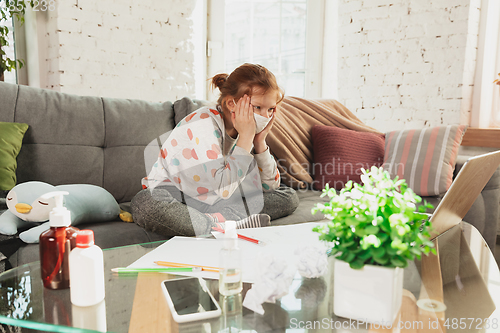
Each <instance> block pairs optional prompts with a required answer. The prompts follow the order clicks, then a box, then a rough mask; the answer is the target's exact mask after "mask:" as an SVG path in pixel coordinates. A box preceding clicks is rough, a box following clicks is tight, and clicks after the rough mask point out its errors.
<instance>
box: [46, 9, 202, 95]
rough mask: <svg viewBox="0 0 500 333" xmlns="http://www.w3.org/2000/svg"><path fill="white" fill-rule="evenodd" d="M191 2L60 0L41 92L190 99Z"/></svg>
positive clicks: (52, 23)
mask: <svg viewBox="0 0 500 333" xmlns="http://www.w3.org/2000/svg"><path fill="white" fill-rule="evenodd" d="M194 5H195V1H194V0H170V1H154V0H141V1H139V0H65V1H57V6H56V10H55V11H54V12H52V13H50V16H51V17H50V20H48V21H47V27H46V31H47V33H46V38H47V40H48V50H49V52H48V54H47V58H46V59H47V60H46V61H47V63H48V71H49V75H48V78H47V83H46V87H47V88H50V89H54V90H58V91H61V92H65V93H74V94H78V95H92V96H106V97H114V98H134V99H144V100H149V101H154V102H162V101H166V100H175V99H178V98H181V97H183V96H192V95H193V93H194V72H193V66H192V64H193V59H194V56H193V45H192V43H191V42H190V41H189V40H190V35H191V34H192V30H193V27H192V26H193V22H192V20H191V19H190V14H191V12H192V10H193V8H194Z"/></svg>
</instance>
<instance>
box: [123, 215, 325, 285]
mask: <svg viewBox="0 0 500 333" xmlns="http://www.w3.org/2000/svg"><path fill="white" fill-rule="evenodd" d="M319 224H321V223H318V222H310V223H300V224H293V225H286V226H274V227H266V228H254V229H239V230H238V233H239V234H241V235H244V236H248V237H252V238H255V239H258V240H261V241H264V242H265V244H264V245H257V244H254V243H251V242H248V241H244V240H241V239H240V240H239V241H238V246H239V248H240V249H241V262H242V274H243V282H249V283H253V281H254V280H255V277H254V271H255V268H254V264H253V263H254V260H255V258H257V256H263V255H275V256H278V257H279V258H282V259H283V260H287V261H288V262H289V264H291V265H294V264H295V260H296V258H295V257H296V255H295V250H296V249H297V248H299V247H301V246H304V245H315V244H319V243H320V241H319V239H318V237H319V234H318V233H316V232H313V231H312V228H313V227H315V226H316V225H319ZM223 244H224V241H223V238H219V239H206V238H193V237H178V236H176V237H173V238H172V239H170V240H168V241H167V242H165V244H162V245H160V246H159V247H157V248H156V249H154V250H153V251H151V252H149V253H148V254H146V255H144V256H142V257H141V258H139V259H138V260H136V261H135V262H134V263H132V264H131V265H129V266H128V267H133V268H153V267H160V266H158V265H156V264H155V263H154V262H155V261H168V262H177V263H185V264H191V265H201V266H211V267H219V252H220V250H221V248H222V246H223ZM178 274H179V275H187V276H199V277H203V278H209V279H218V278H219V274H218V273H215V272H206V271H203V272H199V273H190V272H183V273H180V272H179V273H178Z"/></svg>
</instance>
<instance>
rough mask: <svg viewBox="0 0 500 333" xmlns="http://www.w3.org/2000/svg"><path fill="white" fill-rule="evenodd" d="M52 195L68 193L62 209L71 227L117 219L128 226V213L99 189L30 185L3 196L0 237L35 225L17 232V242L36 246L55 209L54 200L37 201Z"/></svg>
mask: <svg viewBox="0 0 500 333" xmlns="http://www.w3.org/2000/svg"><path fill="white" fill-rule="evenodd" d="M54 191H66V192H68V193H69V195H65V196H64V206H65V207H66V208H67V209H68V210H69V211H70V212H71V225H72V226H77V225H79V224H81V223H85V222H105V221H111V220H113V219H115V218H117V217H118V216H120V218H121V219H122V220H123V221H126V222H132V216H131V215H130V213H127V212H124V211H121V210H120V206H119V205H118V203H117V202H116V200H115V198H114V197H113V196H112V195H111V193H109V192H108V191H106V190H105V189H103V188H102V187H99V186H94V185H88V184H76V185H59V186H53V185H50V184H47V183H43V182H38V181H31V182H26V183H21V184H18V185H16V186H14V188H12V189H11V190H10V191H9V193H7V197H6V202H7V208H8V210H6V211H5V212H4V213H3V214H2V215H0V233H1V234H4V235H14V234H16V233H17V230H18V229H20V228H24V227H26V226H29V225H33V224H36V226H35V227H33V228H30V229H28V230H26V231H24V232H21V233H20V234H19V238H21V240H22V241H24V242H25V243H38V240H39V237H40V234H41V233H42V232H44V231H45V230H47V229H49V228H50V223H49V222H46V221H48V220H49V213H50V212H51V211H52V209H53V208H54V207H55V198H50V199H43V198H41V197H42V196H43V195H44V194H46V193H48V192H54ZM38 222H45V223H42V224H40V223H38Z"/></svg>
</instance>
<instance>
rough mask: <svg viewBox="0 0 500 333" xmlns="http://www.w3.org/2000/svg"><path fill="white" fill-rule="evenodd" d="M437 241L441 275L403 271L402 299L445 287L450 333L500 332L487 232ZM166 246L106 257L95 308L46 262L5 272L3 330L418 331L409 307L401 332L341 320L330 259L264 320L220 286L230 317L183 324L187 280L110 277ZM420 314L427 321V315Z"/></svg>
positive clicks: (499, 300) (298, 280)
mask: <svg viewBox="0 0 500 333" xmlns="http://www.w3.org/2000/svg"><path fill="white" fill-rule="evenodd" d="M435 242H437V245H438V249H439V263H440V269H437V270H436V269H434V270H429V269H424V267H423V263H422V262H419V261H416V262H412V263H410V265H409V266H408V267H407V268H406V269H405V272H404V283H403V288H404V289H405V291H404V292H405V293H404V297H403V300H404V299H405V297H407V300H409V301H410V302H412V301H416V300H419V298H421V297H422V296H423V295H422V293H423V292H424V291H425V293H426V294H427V293H430V291H432V289H433V288H436V286H435V284H436V281H439V282H440V283H439V284H440V285H439V286H437V288H438V289H439V290H441V289H442V297H443V303H444V304H445V305H446V311H444V312H443V318H441V319H442V320H443V322H444V324H446V325H445V326H446V330H444V331H446V332H488V333H489V332H500V323H499V320H500V311H499V310H498V306H499V305H500V272H499V269H498V266H497V264H496V261H495V259H494V257H493V255H492V253H491V251H490V250H489V248H488V246H487V245H486V243H485V242H484V240H483V238H482V237H481V235H480V233H479V232H478V231H477V230H476V229H475V228H474V227H472V226H470V225H469V224H467V223H463V222H462V223H460V224H459V225H457V226H455V227H454V228H452V229H450V230H449V231H447V232H446V233H444V234H442V235H440V236H439V237H437V238H436V240H435ZM161 244H163V242H155V243H148V244H139V245H132V246H126V247H120V248H114V249H108V250H104V265H105V274H106V275H105V278H106V285H105V287H106V298H105V300H104V301H103V302H101V303H100V304H97V305H96V306H93V307H88V308H80V307H76V306H74V305H72V304H71V302H70V295H69V289H66V290H48V289H45V288H44V287H43V285H42V281H41V278H40V264H39V262H34V263H30V264H27V265H23V266H20V267H16V268H14V269H11V270H9V271H6V272H4V273H2V274H0V323H4V324H9V325H12V326H20V327H25V328H29V329H35V330H39V331H49V332H93V331H108V332H148V333H153V332H197V333H198V332H207V333H208V332H287V333H302V332H304V333H305V332H339V333H340V332H342V333H346V332H417V330H415V329H414V324H413V326H412V323H411V322H409V321H405V320H404V318H408V317H407V315H408V313H409V311H410V310H408V309H409V308H407V307H406V305H405V304H406V303H405V301H403V306H402V308H401V311H400V315H399V317H398V318H399V323H400V326H401V327H399V328H398V327H396V326H395V327H394V329H392V330H383V329H379V328H377V327H375V326H370V325H369V324H365V323H362V322H355V321H353V320H349V319H345V318H340V317H336V316H335V315H334V313H333V284H334V279H333V269H332V267H333V264H332V263H333V258H329V261H330V267H331V268H330V269H329V271H328V272H327V273H326V274H325V275H324V276H323V277H320V278H315V279H307V278H303V277H301V276H300V275H298V274H297V275H296V276H295V277H294V280H293V282H292V284H291V286H290V289H289V293H288V294H287V295H285V296H283V297H282V298H281V299H279V300H277V301H276V303H274V304H271V303H264V304H263V307H264V309H265V313H264V315H259V314H257V313H254V312H253V311H251V310H248V309H246V308H245V307H242V305H241V303H242V300H243V299H244V297H245V294H246V292H247V291H248V290H249V289H250V288H251V285H249V284H244V287H243V291H242V293H241V295H237V296H234V297H226V298H224V297H222V296H220V295H219V293H218V281H217V280H207V285H208V287H209V289H210V291H211V292H212V294H213V295H214V297H215V299H216V300H218V301H219V304H220V305H221V308H222V309H223V315H222V316H221V317H219V318H216V319H211V320H205V321H199V322H192V323H188V324H177V323H176V322H175V321H173V319H172V316H171V314H170V311H169V309H168V305H167V303H166V301H165V297H164V295H163V293H162V291H161V287H160V283H161V281H163V280H165V279H175V278H179V277H181V276H178V275H171V274H165V273H139V274H132V275H117V274H113V273H111V268H114V267H126V266H128V265H129V264H131V263H132V262H134V261H135V260H136V259H138V258H140V257H141V256H143V255H144V254H146V253H148V252H150V251H151V250H153V249H154V248H156V247H158V246H159V245H161ZM439 270H440V272H439ZM436 274H437V275H436ZM436 276H440V277H441V279H439V278H437V279H436V278H435V277H436ZM441 281H442V283H441ZM418 311H419V315H420V316H421V315H422V314H421V312H422V311H421V309H419V310H418ZM419 318H420V319H419V321H420V320H421V317H419ZM405 324H406V326H407V327H406V328H405ZM429 325H430V324H429ZM464 325H465V326H464ZM410 326H411V327H410ZM464 327H465V328H464ZM424 331H425V332H442V331H443V330H431V329H429V330H424ZM419 332H423V331H422V330H419Z"/></svg>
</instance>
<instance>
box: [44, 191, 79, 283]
mask: <svg viewBox="0 0 500 333" xmlns="http://www.w3.org/2000/svg"><path fill="white" fill-rule="evenodd" d="M64 194H68V192H63V191H57V192H50V193H47V194H45V195H44V196H43V197H42V198H43V199H45V200H48V199H50V198H52V197H54V198H55V202H56V206H55V208H54V209H53V210H52V211H51V212H50V217H49V221H50V229H49V230H47V231H44V232H43V233H42V234H41V235H40V266H41V272H42V281H43V286H44V287H45V288H49V289H66V288H69V253H70V251H71V250H72V249H73V248H74V247H75V246H76V234H77V231H78V229H77V228H74V227H71V226H70V224H71V216H70V211H69V210H67V209H66V207H64V206H63V195H64Z"/></svg>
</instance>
